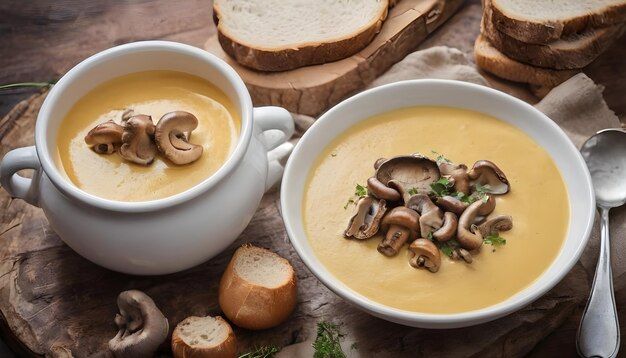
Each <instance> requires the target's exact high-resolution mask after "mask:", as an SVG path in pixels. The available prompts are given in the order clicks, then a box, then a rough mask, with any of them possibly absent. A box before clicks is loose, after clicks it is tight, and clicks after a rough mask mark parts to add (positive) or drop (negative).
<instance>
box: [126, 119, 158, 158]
mask: <svg viewBox="0 0 626 358" xmlns="http://www.w3.org/2000/svg"><path fill="white" fill-rule="evenodd" d="M154 128H155V127H154V124H153V123H152V118H151V117H150V116H147V115H145V114H138V115H135V116H132V117H131V118H129V119H128V121H126V125H125V126H124V134H123V135H122V146H121V147H120V155H121V156H122V157H123V158H124V159H126V160H129V161H131V162H133V163H137V164H141V165H148V164H150V163H152V162H153V161H154V157H155V156H156V153H157V148H156V145H154V142H153V141H152V137H153V136H154Z"/></svg>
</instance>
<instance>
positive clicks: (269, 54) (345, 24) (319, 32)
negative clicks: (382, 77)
mask: <svg viewBox="0 0 626 358" xmlns="http://www.w3.org/2000/svg"><path fill="white" fill-rule="evenodd" d="M388 8H389V0H362V1H357V2H354V1H345V0H316V1H309V0H249V1H245V2H242V1H237V0H215V1H214V2H213V11H214V15H215V18H217V31H218V39H219V42H220V44H221V46H222V48H223V49H224V51H225V52H226V53H227V54H228V55H230V56H231V57H233V58H234V59H235V60H236V61H237V62H239V63H240V64H242V65H244V66H247V67H250V68H253V69H256V70H260V71H284V70H289V69H294V68H297V67H302V66H307V65H314V64H320V63H325V62H330V61H336V60H339V59H342V58H346V57H348V56H351V55H353V54H355V53H357V52H358V51H359V50H361V49H363V48H364V47H366V46H367V45H368V44H369V43H370V42H371V41H372V39H373V38H374V36H375V35H376V34H377V33H378V32H379V31H380V28H381V27H382V23H383V21H384V20H385V18H386V17H387V10H388Z"/></svg>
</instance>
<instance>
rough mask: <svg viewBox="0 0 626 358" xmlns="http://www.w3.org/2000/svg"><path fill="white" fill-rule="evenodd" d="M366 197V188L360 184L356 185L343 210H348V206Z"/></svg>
mask: <svg viewBox="0 0 626 358" xmlns="http://www.w3.org/2000/svg"><path fill="white" fill-rule="evenodd" d="M364 196H367V187H366V186H363V185H361V184H357V185H356V186H355V188H354V195H353V196H352V197H350V198H349V199H348V201H347V202H346V205H344V207H343V208H344V210H345V209H348V206H350V204H355V205H356V203H357V201H359V199H360V198H362V197H364Z"/></svg>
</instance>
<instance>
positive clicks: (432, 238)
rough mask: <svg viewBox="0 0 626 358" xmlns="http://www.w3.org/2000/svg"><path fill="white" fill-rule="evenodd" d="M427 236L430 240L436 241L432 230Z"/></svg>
mask: <svg viewBox="0 0 626 358" xmlns="http://www.w3.org/2000/svg"><path fill="white" fill-rule="evenodd" d="M426 238H427V239H428V240H430V241H433V242H434V241H435V238H434V237H433V233H432V232H429V233H428V235H427V236H426Z"/></svg>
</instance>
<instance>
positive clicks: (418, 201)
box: [406, 194, 443, 237]
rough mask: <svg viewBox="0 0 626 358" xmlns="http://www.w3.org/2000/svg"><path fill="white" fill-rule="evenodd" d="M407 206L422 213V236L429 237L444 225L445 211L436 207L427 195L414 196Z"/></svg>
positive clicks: (420, 220)
mask: <svg viewBox="0 0 626 358" xmlns="http://www.w3.org/2000/svg"><path fill="white" fill-rule="evenodd" d="M406 206H407V207H408V208H410V209H412V210H415V211H417V212H418V213H420V215H421V216H420V218H419V222H420V235H421V236H422V237H428V234H429V233H431V232H435V231H437V230H439V228H441V226H442V225H443V211H441V209H439V207H438V206H437V205H435V204H434V203H433V202H432V200H430V197H429V196H428V195H426V194H417V195H413V196H412V197H411V198H410V199H409V200H408V201H407V203H406Z"/></svg>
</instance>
